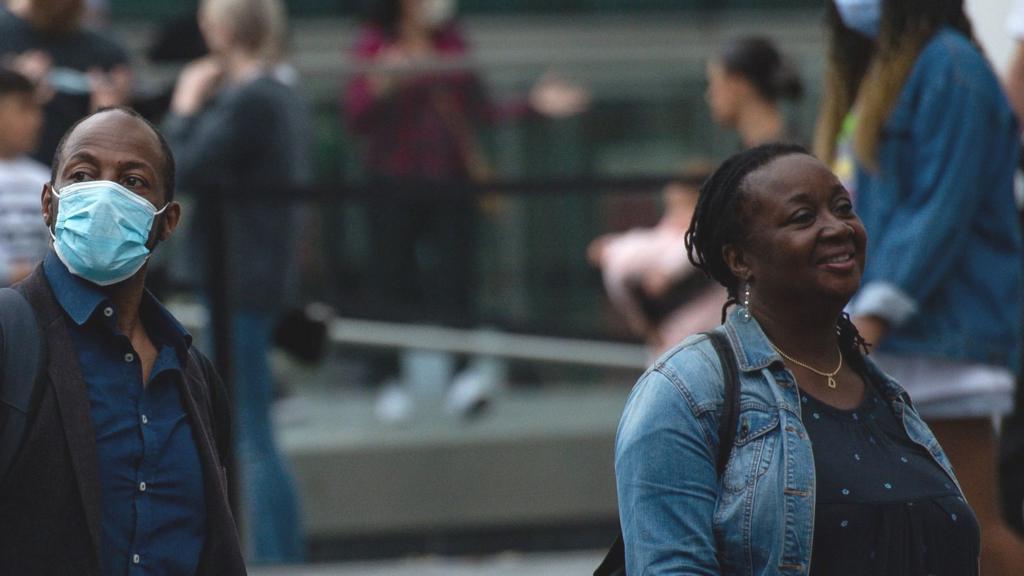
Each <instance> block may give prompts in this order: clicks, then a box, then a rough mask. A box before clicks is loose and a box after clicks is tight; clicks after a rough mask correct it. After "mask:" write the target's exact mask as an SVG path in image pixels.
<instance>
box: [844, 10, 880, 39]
mask: <svg viewBox="0 0 1024 576" xmlns="http://www.w3.org/2000/svg"><path fill="white" fill-rule="evenodd" d="M835 3H836V9H837V10H839V18H841V19H842V21H843V24H845V25H846V27H847V28H850V29H851V30H854V31H857V32H860V33H861V34H863V35H865V36H867V37H868V38H871V39H872V40H874V39H876V38H878V28H879V27H880V26H881V22H882V0H835Z"/></svg>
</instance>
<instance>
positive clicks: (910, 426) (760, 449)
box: [615, 308, 962, 576]
mask: <svg viewBox="0 0 1024 576" xmlns="http://www.w3.org/2000/svg"><path fill="white" fill-rule="evenodd" d="M716 330H721V331H724V332H725V334H726V335H727V336H728V338H729V341H730V342H731V344H732V348H733V351H734V353H735V355H736V361H737V366H738V367H739V373H740V374H739V376H740V386H741V394H740V413H739V417H738V420H737V424H738V427H737V430H736V437H735V440H734V443H733V448H732V454H731V456H730V458H729V461H728V464H727V465H726V469H725V471H724V473H723V474H722V476H721V477H718V475H717V473H716V470H715V458H716V454H717V450H718V417H719V414H720V411H721V406H722V401H723V377H722V370H721V367H720V366H719V362H718V357H717V356H716V354H715V351H714V348H713V347H712V344H711V341H710V340H709V339H708V337H707V336H705V335H702V334H699V335H695V336H691V337H690V338H687V339H686V340H685V341H684V342H683V343H682V344H680V345H679V346H677V347H676V348H674V349H673V350H671V351H669V352H667V353H666V354H665V355H664V356H662V357H661V359H659V360H658V361H657V362H656V363H655V364H654V365H653V366H652V367H651V368H649V369H648V370H647V372H646V373H645V374H644V375H643V376H642V377H641V378H640V380H639V382H637V384H636V387H635V388H634V389H633V392H632V393H631V394H630V396H629V400H628V401H627V403H626V408H625V411H624V413H623V415H622V420H621V422H620V423H619V429H618V435H617V438H616V443H615V478H616V483H617V486H618V497H619V519H620V522H621V526H622V535H623V540H624V542H625V546H626V565H627V572H628V574H629V575H630V576H653V575H658V576H661V575H669V574H671V575H683V574H685V575H687V576H690V575H718V574H750V575H769V574H807V573H808V572H809V569H810V563H811V540H812V535H813V533H814V502H815V475H814V455H813V452H812V450H811V442H810V439H809V438H808V436H807V431H806V429H805V428H804V425H803V422H802V420H801V415H800V400H799V392H798V390H797V387H796V385H795V379H794V378H793V375H792V374H791V373H790V372H789V371H788V370H786V369H785V368H784V365H783V364H782V359H781V358H780V357H779V356H778V354H777V353H776V352H775V351H774V349H773V348H772V346H771V344H770V343H769V341H768V339H767V337H766V336H765V335H764V332H762V330H761V327H760V326H759V325H758V324H757V321H756V320H754V319H753V318H749V319H747V318H745V317H744V315H743V308H737V309H735V310H733V312H732V314H730V316H729V318H728V320H727V321H726V323H725V324H724V325H723V326H720V327H719V328H716ZM867 370H868V378H869V380H870V381H871V383H872V384H873V385H875V386H876V387H877V388H878V390H879V392H880V393H881V395H882V397H883V398H885V399H886V401H887V402H888V403H889V405H890V406H891V408H892V410H893V412H894V413H895V415H896V417H897V419H898V420H899V421H901V422H902V423H903V425H904V427H905V428H906V431H907V435H908V436H909V437H910V438H911V440H913V441H914V442H916V443H918V444H920V445H921V446H923V447H925V448H926V449H927V450H928V452H929V453H930V454H931V455H932V457H933V458H934V459H935V461H936V462H937V463H938V464H939V466H941V467H942V469H943V470H944V471H945V472H946V474H948V475H949V477H950V478H951V479H952V480H953V481H954V483H956V478H955V477H954V475H953V470H952V467H951V466H950V464H949V460H947V458H946V456H945V454H944V453H943V452H942V449H941V448H940V447H939V443H938V441H937V440H936V439H935V436H933V435H932V433H931V431H930V430H929V429H928V427H927V426H926V425H925V423H924V422H923V421H922V420H921V418H920V416H918V414H917V412H916V411H915V410H914V408H913V406H912V405H911V404H910V400H909V398H908V396H907V394H906V392H905V391H904V390H903V389H902V388H901V387H900V386H899V385H898V384H897V383H896V382H895V381H893V380H892V379H891V378H889V377H888V376H886V375H885V374H883V373H882V372H881V371H880V370H879V369H878V368H877V367H876V366H875V365H874V363H872V362H871V361H870V360H869V361H868V362H867ZM956 485H957V488H958V489H959V483H957V484H956ZM961 494H962V493H961Z"/></svg>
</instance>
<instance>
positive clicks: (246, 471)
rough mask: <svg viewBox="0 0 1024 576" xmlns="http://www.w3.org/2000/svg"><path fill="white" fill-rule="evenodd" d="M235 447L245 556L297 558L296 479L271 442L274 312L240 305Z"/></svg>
mask: <svg viewBox="0 0 1024 576" xmlns="http://www.w3.org/2000/svg"><path fill="white" fill-rule="evenodd" d="M233 325H234V326H233V328H234V329H233V333H232V338H233V340H232V345H233V352H234V354H233V358H232V367H233V370H234V375H235V378H234V383H235V389H234V400H235V419H236V420H235V449H236V451H237V454H238V466H239V473H240V476H239V479H240V482H239V485H240V487H241V496H242V498H241V504H240V505H241V507H242V517H243V518H244V521H245V525H246V527H247V530H246V533H247V535H248V541H247V542H246V550H248V556H249V560H250V561H251V562H253V563H259V564H280V563H289V562H301V561H302V560H303V559H304V556H305V537H304V534H303V532H302V524H301V516H300V514H299V505H298V499H297V496H296V492H295V481H294V479H293V478H292V475H291V472H290V470H289V469H288V466H287V464H286V463H285V461H284V459H283V458H282V457H281V453H280V451H279V450H278V448H277V445H276V443H275V442H274V431H273V426H272V424H271V420H270V405H271V402H272V398H273V377H272V375H271V373H270V364H269V359H268V354H269V352H270V339H271V334H272V330H273V327H274V314H272V313H270V312H266V311H261V310H255V309H251V308H250V309H247V308H244V307H239V308H237V309H236V310H235V311H234V317H233Z"/></svg>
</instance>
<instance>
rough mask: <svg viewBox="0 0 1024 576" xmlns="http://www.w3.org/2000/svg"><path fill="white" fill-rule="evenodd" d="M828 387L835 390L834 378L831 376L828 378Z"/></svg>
mask: <svg viewBox="0 0 1024 576" xmlns="http://www.w3.org/2000/svg"><path fill="white" fill-rule="evenodd" d="M828 387H829V388H831V389H833V390H835V389H836V379H835V378H833V377H831V376H829V377H828Z"/></svg>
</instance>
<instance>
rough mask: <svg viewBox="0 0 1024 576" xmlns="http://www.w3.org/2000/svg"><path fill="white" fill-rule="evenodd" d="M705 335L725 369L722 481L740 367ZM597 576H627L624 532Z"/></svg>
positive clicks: (718, 340) (736, 411) (736, 412)
mask: <svg viewBox="0 0 1024 576" xmlns="http://www.w3.org/2000/svg"><path fill="white" fill-rule="evenodd" d="M705 334H706V335H707V337H708V339H709V340H711V345H712V346H713V347H714V348H715V353H716V354H718V363H719V364H720V365H721V366H722V382H723V391H722V393H723V402H722V411H721V412H720V413H719V414H718V456H717V458H716V459H715V471H716V472H717V473H718V477H719V478H721V477H722V474H723V473H724V472H725V465H726V464H728V463H729V455H730V454H732V445H733V442H734V441H735V440H736V421H737V420H739V416H740V378H739V367H738V366H737V365H736V356H735V355H734V354H733V353H732V344H730V343H729V337H728V336H726V335H725V334H724V333H722V332H717V331H712V332H705ZM594 576H626V546H625V543H624V542H623V541H622V530H621V529H619V535H618V536H617V537H616V538H615V543H613V544H612V546H611V548H609V549H608V553H607V554H605V557H604V560H602V561H601V565H600V566H598V567H597V570H594Z"/></svg>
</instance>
